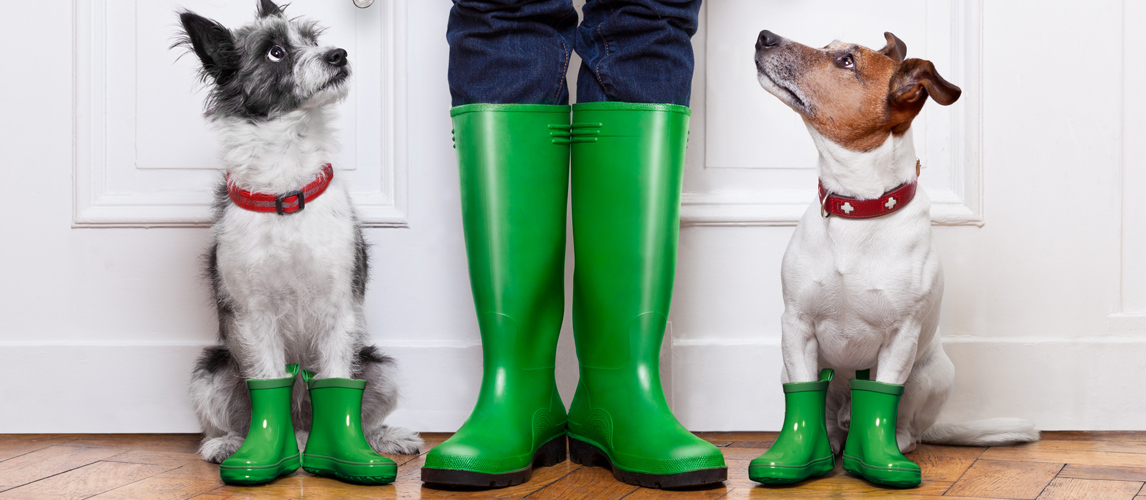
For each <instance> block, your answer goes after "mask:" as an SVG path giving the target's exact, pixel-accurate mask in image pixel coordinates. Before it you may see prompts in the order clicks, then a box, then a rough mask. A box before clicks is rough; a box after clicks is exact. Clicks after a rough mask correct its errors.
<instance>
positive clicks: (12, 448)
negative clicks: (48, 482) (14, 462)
mask: <svg viewBox="0 0 1146 500" xmlns="http://www.w3.org/2000/svg"><path fill="white" fill-rule="evenodd" d="M71 439H72V437H71V436H64V435H51V434H0V462H3V461H4V460H8V459H9V458H13V457H18V456H20V455H24V454H27V453H31V452H33V451H36V450H42V449H44V448H47V447H49V446H54V445H60V444H64V443H66V442H68V441H70V440H71Z"/></svg>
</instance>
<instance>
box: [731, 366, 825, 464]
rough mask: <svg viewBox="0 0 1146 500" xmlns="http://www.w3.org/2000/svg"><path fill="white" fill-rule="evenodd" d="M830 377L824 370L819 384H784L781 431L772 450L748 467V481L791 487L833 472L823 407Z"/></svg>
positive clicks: (821, 372) (769, 449)
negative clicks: (782, 424) (792, 484)
mask: <svg viewBox="0 0 1146 500" xmlns="http://www.w3.org/2000/svg"><path fill="white" fill-rule="evenodd" d="M832 373H833V372H832V370H831V369H828V368H825V369H823V370H821V371H820V381H819V382H793V383H788V384H784V427H783V428H782V429H781V430H780V436H779V437H777V438H776V442H775V443H772V447H771V448H768V451H766V452H765V453H764V454H763V455H760V456H759V457H757V458H756V459H755V460H753V461H752V462H751V463H750V464H748V479H751V480H753V481H756V482H758V483H764V484H791V483H798V482H800V481H803V480H805V479H808V478H810V477H820V476H822V475H824V474H827V473H829V472H831V471H832V467H833V466H834V465H835V455H832V446H831V444H829V443H828V426H827V421H826V420H825V419H826V416H825V407H824V405H825V404H826V402H827V399H828V384H829V383H830V382H831V381H832Z"/></svg>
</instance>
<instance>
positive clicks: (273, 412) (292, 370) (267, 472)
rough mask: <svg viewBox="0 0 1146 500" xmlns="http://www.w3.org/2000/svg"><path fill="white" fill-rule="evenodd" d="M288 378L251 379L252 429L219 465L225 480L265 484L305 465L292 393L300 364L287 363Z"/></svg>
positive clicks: (249, 388)
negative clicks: (293, 416) (292, 414)
mask: <svg viewBox="0 0 1146 500" xmlns="http://www.w3.org/2000/svg"><path fill="white" fill-rule="evenodd" d="M286 372H287V373H289V374H290V376H288V377H284V378H268V379H253V378H252V379H247V392H249V393H250V395H251V428H250V429H249V430H247V437H246V439H244V440H243V445H242V446H240V447H239V449H238V450H236V451H235V454H234V455H231V456H230V457H228V458H227V459H226V460H224V461H223V463H221V464H219V477H221V478H222V479H223V482H224V483H227V484H237V485H253V484H264V483H269V482H271V481H274V480H275V479H277V478H279V477H281V476H286V475H288V474H290V473H292V472H294V471H296V470H298V466H299V465H300V464H301V461H300V459H299V453H298V441H296V440H295V437H294V425H292V424H291V420H290V402H291V393H292V392H293V388H294V377H295V375H298V365H296V364H290V365H287V366H286Z"/></svg>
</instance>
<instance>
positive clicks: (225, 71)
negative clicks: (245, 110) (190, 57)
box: [172, 11, 240, 87]
mask: <svg viewBox="0 0 1146 500" xmlns="http://www.w3.org/2000/svg"><path fill="white" fill-rule="evenodd" d="M179 22H180V23H182V24H183V36H181V37H179V39H178V41H177V42H175V45H173V46H172V47H176V46H186V47H189V48H190V49H191V51H192V52H194V53H195V55H196V56H199V62H200V63H202V67H201V74H200V76H201V77H202V78H203V81H209V80H213V81H214V83H215V85H216V86H218V87H221V86H225V85H227V84H229V83H231V82H232V81H234V79H235V74H236V72H237V71H238V70H239V58H240V57H239V53H238V52H237V51H236V47H235V37H234V35H232V34H231V31H230V30H228V29H227V28H226V27H224V26H223V25H222V24H219V22H218V21H215V20H214V19H207V18H205V17H203V16H200V15H198V14H196V13H194V12H191V11H183V12H180V13H179Z"/></svg>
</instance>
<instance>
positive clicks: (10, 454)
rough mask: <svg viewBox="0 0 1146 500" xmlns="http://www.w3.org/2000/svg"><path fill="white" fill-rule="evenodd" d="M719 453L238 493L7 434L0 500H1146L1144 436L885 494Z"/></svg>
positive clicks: (433, 437) (104, 451)
mask: <svg viewBox="0 0 1146 500" xmlns="http://www.w3.org/2000/svg"><path fill="white" fill-rule="evenodd" d="M700 435H701V436H702V437H704V438H705V439H707V440H709V441H711V442H712V443H714V444H716V445H717V446H719V447H721V449H722V451H723V452H724V457H725V459H726V460H727V462H728V476H729V479H728V481H726V482H725V483H724V484H723V485H719V486H718V487H715V488H709V489H701V490H694V491H672V492H669V491H658V490H649V489H643V488H637V487H635V486H629V485H627V484H624V483H620V482H617V481H615V480H614V479H613V477H612V476H611V475H610V474H609V473H607V472H606V471H605V470H603V469H600V468H585V467H580V466H578V465H575V464H573V463H572V462H568V461H566V462H564V463H561V464H559V465H557V466H555V467H547V468H542V469H537V470H535V471H534V474H533V479H532V480H530V481H529V482H528V483H526V484H524V485H520V486H515V487H512V488H505V489H500V490H486V491H471V492H465V491H441V490H433V489H429V488H424V487H422V484H421V483H420V482H419V480H418V478H419V474H420V472H419V469H420V467H421V465H422V463H423V460H424V452H425V450H428V449H430V448H432V447H433V446H434V445H436V444H438V443H440V442H441V441H442V440H443V439H445V437H446V436H447V435H446V434H426V435H424V436H423V437H424V438H425V439H426V446H425V447H424V448H425V449H424V450H423V455H393V456H391V458H393V459H394V460H396V461H397V462H398V464H399V469H398V480H397V481H396V482H395V483H394V484H392V485H388V486H373V487H365V486H353V485H348V484H343V483H340V482H338V481H334V480H330V479H326V478H320V477H315V476H311V475H309V474H307V473H305V472H303V471H302V470H301V469H300V470H299V471H298V472H296V473H295V474H294V475H292V476H289V477H286V478H282V479H279V480H278V481H275V482H274V483H272V484H270V485H267V486H259V487H244V488H239V487H231V486H224V485H223V484H222V482H220V481H219V467H218V466H217V465H212V464H208V463H205V462H203V461H201V460H200V459H199V457H198V456H197V455H195V447H196V445H197V444H198V440H199V437H198V436H197V435H186V434H164V435H0V499H7V498H46V499H70V498H98V499H113V498H114V499H182V498H195V499H198V500H216V499H224V498H227V499H240V498H288V499H289V498H311V499H325V498H329V499H359V498H402V499H416V498H475V499H476V498H481V499H488V498H524V497H529V498H574V499H579V498H583V499H594V500H608V499H619V498H626V499H631V500H639V499H648V498H672V499H694V498H695V499H715V498H728V499H739V498H874V497H882V496H885V495H886V496H892V497H897V498H925V499H926V498H939V497H942V498H948V499H968V498H1023V499H1045V500H1051V499H1072V500H1075V499H1126V500H1135V499H1136V500H1146V489H1144V488H1143V483H1144V482H1146V432H1045V433H1043V440H1042V441H1041V442H1038V443H1034V444H1030V445H1024V446H1015V447H1007V448H970V447H968V448H964V447H947V446H926V445H925V446H921V447H920V448H919V449H918V450H916V451H915V452H914V453H912V454H910V455H909V458H911V459H912V460H915V461H916V462H917V463H919V465H920V466H921V467H922V468H923V485H922V486H920V487H918V488H914V489H910V490H885V489H881V488H876V487H874V486H872V485H870V484H868V483H866V482H864V481H862V480H860V479H856V478H854V477H851V476H849V475H847V474H846V473H844V472H843V470H841V469H840V468H839V467H838V466H837V467H836V470H834V471H832V473H831V474H829V475H828V476H827V477H824V478H820V479H816V480H812V481H806V482H804V483H801V484H797V485H793V486H789V487H782V488H776V487H765V486H760V485H756V484H755V483H753V482H751V481H749V480H748V477H747V474H748V471H747V469H748V461H749V460H751V459H753V458H755V457H757V456H758V455H760V454H761V453H763V452H764V450H765V449H767V448H768V446H769V445H770V444H771V443H772V440H773V439H775V434H774V433H761V432H733V433H702V434H700Z"/></svg>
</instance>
